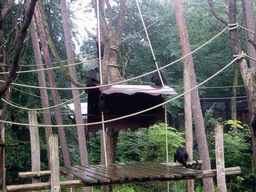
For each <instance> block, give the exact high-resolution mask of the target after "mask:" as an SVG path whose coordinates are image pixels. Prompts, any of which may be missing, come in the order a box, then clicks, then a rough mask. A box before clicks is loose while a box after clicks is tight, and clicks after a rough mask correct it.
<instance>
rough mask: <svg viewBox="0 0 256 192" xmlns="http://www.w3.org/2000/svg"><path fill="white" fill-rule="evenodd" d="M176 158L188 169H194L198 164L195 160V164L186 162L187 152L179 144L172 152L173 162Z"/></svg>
mask: <svg viewBox="0 0 256 192" xmlns="http://www.w3.org/2000/svg"><path fill="white" fill-rule="evenodd" d="M176 160H177V161H178V162H179V163H182V164H183V165H184V166H185V167H186V168H189V169H195V168H196V167H197V165H198V161H197V160H196V164H195V165H188V164H187V160H188V153H187V151H186V149H185V148H183V147H181V146H179V147H178V148H177V150H176V152H175V154H174V162H176Z"/></svg>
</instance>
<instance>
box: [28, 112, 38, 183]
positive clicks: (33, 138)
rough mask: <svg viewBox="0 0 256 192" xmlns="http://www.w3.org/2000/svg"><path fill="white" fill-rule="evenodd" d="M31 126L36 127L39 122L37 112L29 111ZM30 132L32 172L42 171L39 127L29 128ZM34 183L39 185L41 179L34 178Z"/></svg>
mask: <svg viewBox="0 0 256 192" xmlns="http://www.w3.org/2000/svg"><path fill="white" fill-rule="evenodd" d="M28 119H29V124H31V125H36V124H38V122H37V112H36V111H28ZM29 132H30V144H31V164H32V168H31V169H32V171H40V170H41V167H40V144H39V131H38V127H37V126H29ZM32 182H33V183H39V182H40V178H33V179H32Z"/></svg>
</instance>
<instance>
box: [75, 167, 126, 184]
mask: <svg viewBox="0 0 256 192" xmlns="http://www.w3.org/2000/svg"><path fill="white" fill-rule="evenodd" d="M75 167H77V168H79V169H81V170H83V171H86V172H88V173H90V174H95V175H96V176H100V177H103V178H106V179H109V180H110V181H111V182H115V181H118V180H119V179H120V177H119V176H116V175H117V173H115V175H114V176H113V174H112V176H110V175H108V174H106V172H105V171H106V170H105V169H102V168H101V169H97V168H93V167H88V166H81V165H76V166H75ZM99 170H100V171H99ZM118 174H120V173H119V172H118ZM124 177H125V176H124Z"/></svg>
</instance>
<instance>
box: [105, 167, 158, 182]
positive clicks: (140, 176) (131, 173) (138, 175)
mask: <svg viewBox="0 0 256 192" xmlns="http://www.w3.org/2000/svg"><path fill="white" fill-rule="evenodd" d="M110 166H115V167H116V168H117V169H118V170H119V171H120V172H121V173H122V172H124V173H125V174H126V175H127V177H130V180H145V179H156V178H159V176H158V175H153V174H149V173H147V172H142V171H140V170H139V169H136V170H135V169H129V168H127V167H126V166H124V165H122V164H115V165H110Z"/></svg>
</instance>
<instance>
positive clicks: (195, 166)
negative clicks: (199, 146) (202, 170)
mask: <svg viewBox="0 0 256 192" xmlns="http://www.w3.org/2000/svg"><path fill="white" fill-rule="evenodd" d="M197 165H198V161H197V159H196V164H195V165H188V164H187V162H186V165H185V167H186V168H189V169H195V168H197Z"/></svg>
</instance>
